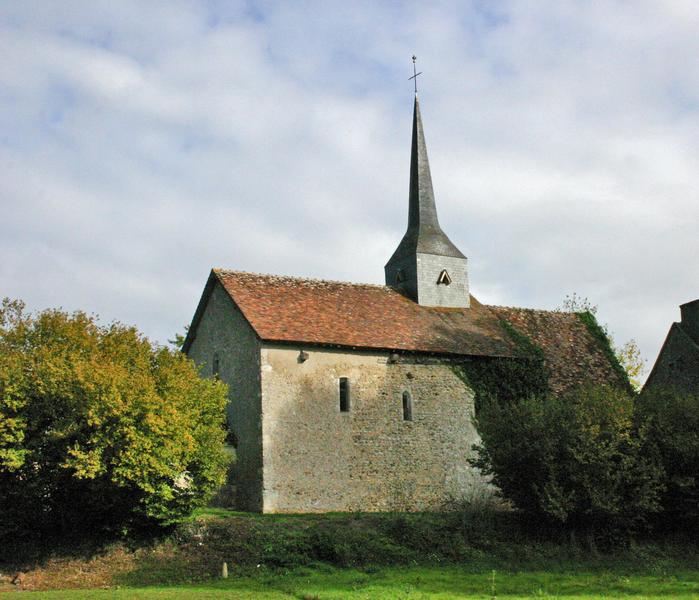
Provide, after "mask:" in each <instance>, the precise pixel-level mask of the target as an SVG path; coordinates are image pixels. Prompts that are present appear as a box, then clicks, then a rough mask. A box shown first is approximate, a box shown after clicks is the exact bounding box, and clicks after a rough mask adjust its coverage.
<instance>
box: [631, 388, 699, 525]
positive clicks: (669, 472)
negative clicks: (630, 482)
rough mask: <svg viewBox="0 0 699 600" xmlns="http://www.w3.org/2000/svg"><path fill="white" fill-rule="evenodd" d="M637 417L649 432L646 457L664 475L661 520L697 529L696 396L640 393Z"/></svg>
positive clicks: (698, 410)
mask: <svg viewBox="0 0 699 600" xmlns="http://www.w3.org/2000/svg"><path fill="white" fill-rule="evenodd" d="M637 415H638V421H639V426H640V427H645V428H646V429H647V432H648V434H647V441H648V453H649V454H651V453H656V454H657V456H658V457H659V460H660V462H661V463H662V465H663V468H664V471H665V485H666V489H665V492H664V494H663V495H662V506H663V511H664V514H663V517H664V518H666V519H669V520H671V521H672V522H673V523H674V524H675V525H682V526H684V525H693V526H694V527H697V526H699V394H694V395H692V394H687V393H682V392H680V391H673V390H654V391H649V392H643V394H641V396H640V398H639V399H638V401H637Z"/></svg>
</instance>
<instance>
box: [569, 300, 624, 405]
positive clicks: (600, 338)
mask: <svg viewBox="0 0 699 600" xmlns="http://www.w3.org/2000/svg"><path fill="white" fill-rule="evenodd" d="M576 314H577V315H578V318H579V319H580V320H581V321H582V322H583V323H584V324H585V327H587V330H588V331H589V332H590V335H592V337H593V338H595V340H596V341H597V343H598V344H599V346H600V348H602V352H604V355H605V356H606V357H607V360H608V361H609V364H610V365H612V368H613V369H614V371H616V373H617V375H618V376H619V381H622V382H624V384H625V386H626V387H627V389H628V391H630V392H633V391H634V388H633V386H632V384H631V381H630V379H629V374H628V373H627V372H626V369H624V367H623V366H622V365H621V362H619V358H618V356H617V353H616V352H615V351H614V348H613V347H612V341H611V339H610V338H609V335H608V333H607V331H606V329H605V328H603V327H602V326H601V325H600V324H599V323H598V322H597V317H595V315H594V314H593V313H592V312H590V311H584V312H579V313H576Z"/></svg>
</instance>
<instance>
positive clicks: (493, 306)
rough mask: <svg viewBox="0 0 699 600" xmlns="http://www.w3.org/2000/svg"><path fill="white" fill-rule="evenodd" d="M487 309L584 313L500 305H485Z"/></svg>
mask: <svg viewBox="0 0 699 600" xmlns="http://www.w3.org/2000/svg"><path fill="white" fill-rule="evenodd" d="M484 306H485V307H486V308H495V309H497V308H504V309H507V310H521V311H524V312H536V313H549V314H553V315H577V314H580V313H581V312H584V311H580V312H577V311H572V310H557V309H555V308H554V309H551V308H525V307H523V306H503V305H499V304H485V305H484Z"/></svg>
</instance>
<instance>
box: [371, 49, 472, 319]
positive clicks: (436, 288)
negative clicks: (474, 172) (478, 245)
mask: <svg viewBox="0 0 699 600" xmlns="http://www.w3.org/2000/svg"><path fill="white" fill-rule="evenodd" d="M413 73H414V75H413V76H412V77H411V78H410V79H414V80H416V79H417V76H418V75H419V74H420V73H418V72H417V69H416V68H415V57H414V56H413ZM384 272H385V275H386V285H390V286H391V287H393V288H394V289H396V290H398V291H399V292H401V293H402V294H404V295H405V296H407V297H408V298H411V299H412V300H414V301H415V302H417V303H418V304H420V305H422V306H441V307H448V308H469V306H470V302H471V301H470V295H469V285H468V261H467V259H466V257H465V256H464V255H463V254H461V252H459V249H458V248H457V247H456V246H454V244H452V243H451V240H450V239H449V238H448V237H447V236H446V234H445V233H444V232H443V231H442V228H441V227H440V226H439V220H438V219H437V207H436V206H435V202H434V191H433V190H432V174H431V173H430V162H429V160H428V159H427V145H426V144H425V132H424V131H423V129H422V117H421V116H420V103H419V102H418V100H417V86H415V104H414V106H413V143H412V148H411V154H410V193H409V196H408V229H407V231H406V232H405V235H404V236H403V239H402V240H401V241H400V244H398V248H396V251H395V252H394V253H393V256H391V258H390V260H389V261H388V262H387V263H386V266H385V267H384Z"/></svg>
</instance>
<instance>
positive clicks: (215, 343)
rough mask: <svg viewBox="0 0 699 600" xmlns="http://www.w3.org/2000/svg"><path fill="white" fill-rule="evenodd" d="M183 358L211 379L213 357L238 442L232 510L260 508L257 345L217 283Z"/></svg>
mask: <svg viewBox="0 0 699 600" xmlns="http://www.w3.org/2000/svg"><path fill="white" fill-rule="evenodd" d="M194 333H195V334H196V335H195V338H194V341H193V342H192V344H191V346H190V348H189V351H188V355H189V357H190V358H192V359H193V360H194V362H196V363H197V364H198V365H200V366H201V367H202V373H203V374H204V375H206V376H209V377H212V376H213V358H214V353H217V354H218V357H219V377H220V378H221V380H223V381H225V382H226V383H227V384H228V387H229V390H228V397H229V404H228V407H227V412H228V420H229V423H230V424H231V428H232V430H233V433H234V434H235V436H236V437H237V439H238V447H237V448H236V455H237V459H236V463H235V465H234V467H233V469H234V478H235V481H236V494H237V497H236V505H237V506H238V507H239V508H241V509H243V510H252V511H259V510H261V508H262V437H261V424H260V419H261V411H260V343H259V341H258V339H257V336H256V335H255V333H254V332H253V330H252V328H251V327H250V325H249V324H248V322H247V321H246V320H245V318H244V317H243V315H242V314H241V313H240V311H239V310H238V309H237V308H236V306H235V304H234V303H233V301H232V300H231V299H230V297H229V296H228V294H227V293H226V292H225V290H223V288H222V287H221V285H220V284H219V283H216V285H215V287H214V289H213V291H212V293H211V296H210V297H209V301H208V303H207V305H206V309H205V310H204V313H203V315H202V317H201V320H200V321H199V324H198V326H197V330H196V331H195V332H194Z"/></svg>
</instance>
